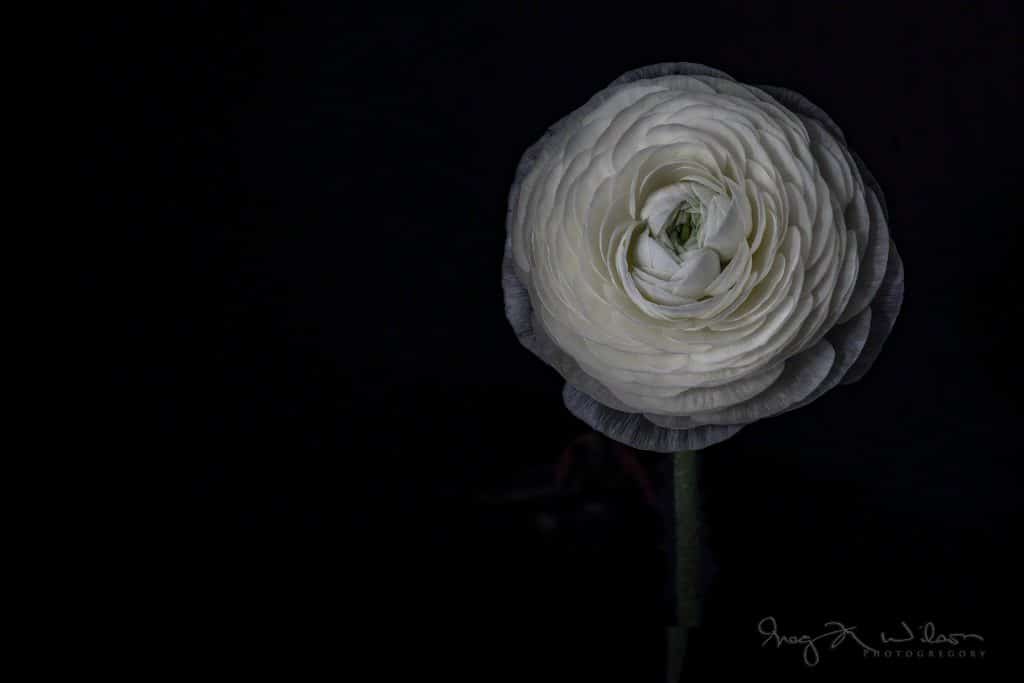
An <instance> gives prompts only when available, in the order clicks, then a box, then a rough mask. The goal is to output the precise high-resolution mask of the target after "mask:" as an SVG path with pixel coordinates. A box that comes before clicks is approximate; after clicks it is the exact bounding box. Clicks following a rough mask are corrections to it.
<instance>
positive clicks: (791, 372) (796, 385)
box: [691, 339, 835, 425]
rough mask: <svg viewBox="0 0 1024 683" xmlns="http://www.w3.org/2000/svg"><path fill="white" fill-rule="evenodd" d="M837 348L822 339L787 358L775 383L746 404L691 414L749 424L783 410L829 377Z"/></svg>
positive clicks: (714, 422) (715, 422) (720, 421)
mask: <svg viewBox="0 0 1024 683" xmlns="http://www.w3.org/2000/svg"><path fill="white" fill-rule="evenodd" d="M834 359H835V350H834V349H833V348H832V345H831V344H830V343H829V342H828V341H826V340H824V339H822V340H821V341H819V342H818V343H817V344H815V345H814V346H812V347H811V348H809V349H807V350H805V351H801V352H800V353H798V354H797V355H795V356H793V357H792V358H790V359H788V360H787V361H786V367H785V369H784V370H783V371H782V374H781V375H779V378H778V379H777V380H775V382H774V383H773V384H772V385H771V386H770V387H768V388H767V389H765V390H764V391H763V392H761V393H760V394H758V395H757V396H754V397H753V398H751V399H748V400H746V401H744V402H743V403H737V404H736V405H734V406H730V407H728V408H723V409H722V410H716V411H713V412H708V413H696V414H694V415H692V416H691V417H692V418H693V419H694V420H696V421H698V422H699V423H702V424H709V425H723V424H726V425H728V424H748V423H750V422H755V421H757V420H760V419H763V418H766V417H771V416H772V415H776V414H777V413H781V412H783V411H784V410H786V409H787V408H789V407H790V406H792V405H793V404H795V403H798V402H799V401H802V400H803V399H805V398H807V396H808V395H810V394H811V392H813V391H814V390H815V389H817V388H818V387H819V386H821V383H822V382H824V381H825V378H826V377H828V373H829V370H831V368H832V362H833V360H834Z"/></svg>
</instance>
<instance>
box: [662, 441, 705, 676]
mask: <svg viewBox="0 0 1024 683" xmlns="http://www.w3.org/2000/svg"><path fill="white" fill-rule="evenodd" d="M672 517H673V521H674V523H675V577H674V578H675V603H676V604H675V607H676V614H675V617H676V618H675V625H674V626H672V627H671V628H670V629H669V634H668V657H669V661H668V680H669V683H677V681H678V680H679V676H680V674H681V672H682V667H683V660H684V659H685V657H686V646H687V641H688V637H689V632H690V628H691V627H692V626H695V625H696V624H697V608H698V605H697V581H698V579H699V577H698V575H697V561H698V556H697V553H698V550H699V543H698V539H697V451H680V452H679V453H674V454H673V455H672Z"/></svg>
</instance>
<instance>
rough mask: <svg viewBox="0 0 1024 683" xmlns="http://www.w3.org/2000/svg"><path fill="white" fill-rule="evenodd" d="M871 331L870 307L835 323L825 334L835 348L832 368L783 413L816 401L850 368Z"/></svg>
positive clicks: (837, 382)
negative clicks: (838, 323)
mask: <svg viewBox="0 0 1024 683" xmlns="http://www.w3.org/2000/svg"><path fill="white" fill-rule="evenodd" d="M870 332H871V309H870V308H865V309H864V310H863V311H861V312H860V313H858V314H857V315H856V316H854V317H853V318H852V319H851V320H849V321H848V322H846V323H843V324H842V325H836V326H835V327H833V328H832V330H831V331H830V332H829V333H828V334H827V335H825V338H826V339H827V340H828V342H829V344H831V345H832V348H833V349H835V352H836V353H835V360H834V361H832V368H831V369H830V370H829V371H828V376H827V377H825V379H824V381H822V383H821V384H819V385H818V388H817V389H815V390H814V391H812V392H811V393H810V394H808V396H807V397H806V398H804V399H803V400H801V401H798V402H797V403H794V404H793V405H791V406H789V407H788V408H786V409H785V410H784V411H782V412H784V413H788V412H789V411H791V410H796V409H797V408H803V407H804V406H805V405H807V404H808V403H811V402H812V401H816V400H817V399H818V398H819V397H820V396H821V395H822V394H824V393H825V392H827V391H829V390H831V389H832V388H833V387H835V386H836V385H837V384H839V382H840V380H842V379H843V377H844V376H845V375H846V373H847V372H848V371H849V370H850V367H852V366H853V364H854V363H855V362H856V361H857V358H859V357H860V354H861V352H862V351H863V350H864V344H865V343H866V342H867V339H868V334H870Z"/></svg>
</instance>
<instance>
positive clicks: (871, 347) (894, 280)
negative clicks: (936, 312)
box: [842, 243, 903, 384]
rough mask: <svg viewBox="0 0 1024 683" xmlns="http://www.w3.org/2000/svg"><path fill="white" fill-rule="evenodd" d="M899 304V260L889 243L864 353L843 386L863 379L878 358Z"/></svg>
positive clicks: (844, 378) (901, 289) (894, 319)
mask: <svg viewBox="0 0 1024 683" xmlns="http://www.w3.org/2000/svg"><path fill="white" fill-rule="evenodd" d="M902 305H903V259H901V258H900V254H899V252H898V251H896V245H895V244H892V243H890V247H889V267H888V268H887V269H886V271H885V279H883V280H882V286H881V287H879V288H878V294H877V295H876V296H875V299H874V301H872V302H871V332H869V333H868V338H867V342H866V343H865V344H864V350H863V351H861V354H860V357H858V358H857V360H856V362H854V364H853V366H852V367H851V368H850V371H849V372H848V373H847V374H846V376H845V377H843V380H842V383H843V384H851V383H853V382H856V381H857V380H859V379H860V378H861V377H863V376H864V373H866V372H867V371H868V370H870V369H871V366H872V365H873V364H874V362H875V359H876V358H878V354H879V352H880V351H881V350H882V344H884V343H885V340H886V338H887V337H888V336H889V333H890V332H892V326H893V324H894V323H895V322H896V317H897V316H898V315H899V314H900V307H901V306H902Z"/></svg>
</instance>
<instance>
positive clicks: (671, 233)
mask: <svg viewBox="0 0 1024 683" xmlns="http://www.w3.org/2000/svg"><path fill="white" fill-rule="evenodd" d="M703 218H704V216H703V215H702V212H701V210H700V208H699V207H696V206H694V205H692V204H690V203H689V202H680V203H679V206H677V207H676V208H675V209H674V210H673V211H672V213H670V214H669V215H668V218H667V219H665V227H664V229H663V230H662V231H661V237H662V239H661V240H660V241H661V242H662V244H664V245H665V246H666V247H668V248H669V249H671V250H672V251H673V252H675V254H676V255H677V256H678V255H680V254H681V253H682V251H683V250H684V249H685V248H687V245H688V243H689V242H690V241H691V240H695V239H696V237H697V233H698V232H699V231H700V227H701V223H702V221H703Z"/></svg>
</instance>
